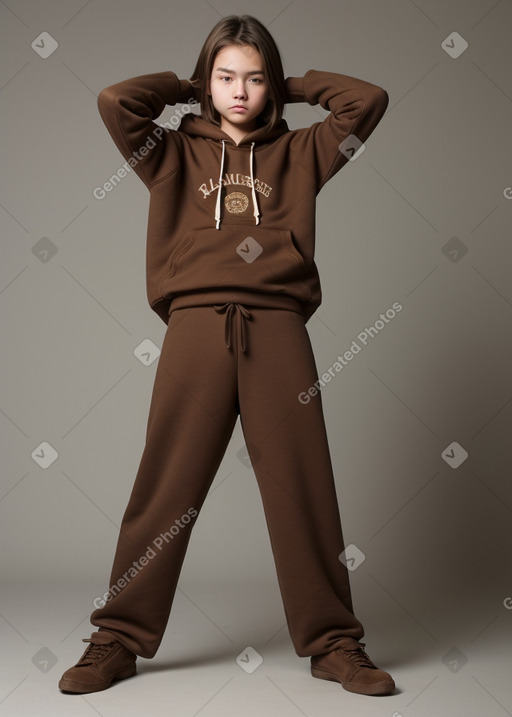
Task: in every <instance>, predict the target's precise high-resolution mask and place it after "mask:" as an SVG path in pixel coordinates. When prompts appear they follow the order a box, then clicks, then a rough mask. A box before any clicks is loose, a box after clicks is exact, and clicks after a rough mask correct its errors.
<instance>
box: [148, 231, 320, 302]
mask: <svg viewBox="0 0 512 717" xmlns="http://www.w3.org/2000/svg"><path fill="white" fill-rule="evenodd" d="M308 271H309V268H308V265H307V264H306V262H305V261H304V258H303V256H302V254H301V253H300V252H299V250H298V248H297V247H296V245H295V243H294V239H293V235H292V232H291V230H289V229H268V228H266V227H258V226H252V227H249V226H247V227H246V226H243V227H242V226H241V225H236V226H233V225H232V226H229V225H224V226H223V227H222V229H221V230H217V229H215V228H214V227H212V228H207V229H197V230H194V231H189V232H187V233H186V234H185V235H184V236H183V237H182V239H181V241H179V242H178V243H177V245H176V247H175V249H174V251H173V252H172V255H171V256H170V258H169V264H168V271H167V272H166V274H165V275H164V276H163V279H162V282H161V286H160V289H161V295H162V297H169V296H175V295H178V294H181V293H183V292H187V291H195V290H202V289H222V288H223V287H226V288H230V289H245V290H253V291H259V292H266V293H286V294H289V295H290V296H293V297H294V298H296V299H298V300H299V301H310V300H311V298H312V297H311V288H310V285H309V283H308Z"/></svg>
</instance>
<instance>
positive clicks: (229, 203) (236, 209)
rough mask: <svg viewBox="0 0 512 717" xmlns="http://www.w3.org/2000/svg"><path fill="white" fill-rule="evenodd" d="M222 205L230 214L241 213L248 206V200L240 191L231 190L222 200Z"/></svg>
mask: <svg viewBox="0 0 512 717" xmlns="http://www.w3.org/2000/svg"><path fill="white" fill-rule="evenodd" d="M224 206H225V207H226V209H227V210H228V212H231V214H241V213H242V212H245V210H246V209H247V207H248V206H249V200H248V199H247V197H246V196H245V194H242V192H231V194H228V195H227V197H226V199H225V200H224Z"/></svg>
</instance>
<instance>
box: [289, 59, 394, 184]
mask: <svg viewBox="0 0 512 717" xmlns="http://www.w3.org/2000/svg"><path fill="white" fill-rule="evenodd" d="M285 85H286V93H287V102H308V103H309V104H310V105H317V104H319V105H321V107H323V108H324V109H326V110H330V114H329V115H328V116H327V117H326V118H325V119H324V120H323V121H321V122H315V123H314V124H313V125H311V127H307V128H305V129H303V130H297V131H296V135H295V137H294V138H293V140H292V142H293V143H294V150H295V151H296V153H297V157H298V158H299V159H298V161H299V162H300V163H301V164H302V166H303V167H304V169H305V170H306V171H307V172H308V173H309V174H311V175H312V176H313V177H314V178H315V181H316V185H317V192H319V191H320V189H321V188H322V187H323V186H324V184H325V183H326V182H327V181H328V180H329V179H331V177H333V176H334V175H335V174H336V172H339V170H340V169H341V168H342V167H343V166H344V165H345V164H346V163H347V162H348V161H349V156H347V155H346V154H344V153H343V152H342V151H340V148H339V147H340V144H341V143H342V142H343V141H344V140H345V139H346V138H347V137H348V136H349V135H351V134H352V135H355V136H356V137H357V139H358V140H359V142H362V143H364V142H365V141H366V140H367V139H368V137H369V136H370V135H371V133H372V132H373V130H374V129H375V127H376V126H377V125H378V123H379V122H380V120H381V118H382V116H383V115H384V112H385V111H386V108H387V106H388V102H389V96H388V93H387V92H386V90H384V89H383V88H382V87H378V86H377V85H373V84H371V83H370V82H365V81H364V80H359V79H357V78H355V77H350V76H348V75H340V74H337V73H334V72H321V71H319V70H309V71H308V72H306V74H305V75H304V76H303V77H288V78H286V80H285Z"/></svg>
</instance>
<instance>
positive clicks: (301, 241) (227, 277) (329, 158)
mask: <svg viewBox="0 0 512 717" xmlns="http://www.w3.org/2000/svg"><path fill="white" fill-rule="evenodd" d="M285 83H286V93H287V97H286V101H287V102H308V103H309V104H310V105H316V104H320V105H321V107H323V108H324V109H326V110H329V111H330V113H329V115H327V116H326V117H325V119H324V120H322V121H320V122H316V123H314V124H312V125H311V126H310V127H306V128H302V129H297V130H290V129H289V127H288V125H287V122H286V120H284V119H282V120H281V121H280V123H279V124H278V125H277V126H276V127H275V128H274V129H273V130H272V131H271V132H270V133H266V132H265V128H264V127H259V128H258V129H256V130H254V131H253V132H250V133H249V134H247V135H246V136H245V137H244V138H243V140H241V142H240V143H239V144H238V145H237V144H236V143H235V142H234V140H233V139H232V138H231V137H230V136H229V135H228V134H227V133H225V132H223V131H222V130H221V129H220V128H219V127H216V126H215V125H213V124H211V123H210V122H207V121H206V120H204V119H203V118H202V117H201V116H198V115H195V114H192V113H190V114H186V115H185V116H184V117H183V119H182V120H181V124H180V126H179V127H178V129H177V130H165V131H162V127H161V126H160V125H158V124H157V123H156V122H155V121H154V120H155V118H157V117H159V116H160V115H161V113H162V112H163V110H164V109H165V106H166V105H175V104H177V103H187V101H188V100H189V99H190V98H193V97H195V90H194V88H193V87H192V85H191V84H190V82H189V81H188V80H182V79H179V78H178V77H177V75H176V74H175V73H174V72H170V71H167V72H159V73H153V74H148V75H140V76H138V77H133V78H131V79H128V80H125V81H123V82H119V83H117V84H114V85H111V86H110V87H106V88H105V89H103V90H102V91H101V92H100V94H99V96H98V109H99V112H100V115H101V118H102V119H103V121H104V123H105V125H106V127H107V129H108V131H109V133H110V135H111V136H112V138H113V140H114V142H115V143H116V145H117V147H118V149H119V151H120V152H121V154H122V155H123V157H124V158H125V159H127V160H128V159H130V158H131V159H132V160H133V156H134V153H138V152H139V150H140V149H141V147H144V146H145V145H146V147H149V149H147V150H146V152H145V153H144V156H141V154H142V153H141V154H137V158H138V161H137V163H134V164H133V169H134V171H135V172H136V174H137V175H138V176H139V177H140V179H141V180H142V181H143V182H144V184H145V185H146V187H147V188H148V189H149V192H150V201H149V215H148V226H147V243H146V290H147V297H148V301H149V304H150V306H151V308H152V309H153V310H154V311H155V312H156V313H157V314H158V315H159V316H160V317H161V318H162V320H163V321H165V323H168V317H169V311H170V306H171V302H172V307H173V309H174V308H183V307H185V306H197V305H206V304H213V303H220V302H227V301H233V302H239V303H245V304H248V305H251V304H252V305H254V306H263V307H270V308H284V309H291V310H293V311H298V312H299V313H301V314H302V315H303V316H304V320H305V322H307V321H308V320H309V318H310V317H311V316H312V315H313V313H314V312H315V311H316V309H317V308H318V307H319V306H320V303H321V299H322V294H321V288H320V279H319V275H318V270H317V267H316V264H315V262H314V251H315V201H316V195H317V194H318V192H319V191H320V189H321V188H322V187H323V185H324V184H325V183H326V182H327V181H328V180H329V179H330V178H331V177H333V176H334V175H335V174H336V172H338V171H339V170H340V169H341V168H342V167H343V166H344V165H345V164H346V163H347V162H348V160H349V157H348V156H347V154H344V153H343V152H342V151H340V149H339V146H340V143H342V142H343V141H344V140H345V139H346V138H347V137H348V136H349V135H355V136H356V137H357V139H358V140H359V141H360V142H365V140H366V139H367V138H368V137H369V136H370V134H371V133H372V132H373V130H374V129H375V127H376V126H377V124H378V123H379V121H380V120H381V118H382V116H383V114H384V112H385V111H386V108H387V105H388V101H389V98H388V94H387V92H386V91H385V90H384V89H382V88H381V87H378V86H377V85H374V84H371V83H369V82H365V81H363V80H359V79H357V78H354V77H349V76H347V75H341V74H336V73H333V72H322V71H319V70H309V71H308V72H307V73H306V74H305V75H304V76H303V77H288V78H287V79H286V81H285ZM155 130H156V132H155ZM159 137H160V139H159ZM151 140H152V141H151ZM338 238H339V237H338V236H335V237H334V240H338Z"/></svg>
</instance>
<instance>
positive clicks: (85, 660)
mask: <svg viewBox="0 0 512 717" xmlns="http://www.w3.org/2000/svg"><path fill="white" fill-rule="evenodd" d="M82 642H90V643H91V644H90V645H89V647H88V648H87V652H86V653H85V655H84V656H83V657H82V659H81V660H80V662H79V663H78V664H79V665H90V664H91V663H95V662H98V661H99V660H101V659H102V658H103V657H105V655H106V654H107V652H108V651H109V650H110V646H111V645H112V643H111V642H109V643H107V644H101V645H100V644H98V643H95V642H92V641H91V639H90V638H84V639H83V640H82Z"/></svg>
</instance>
